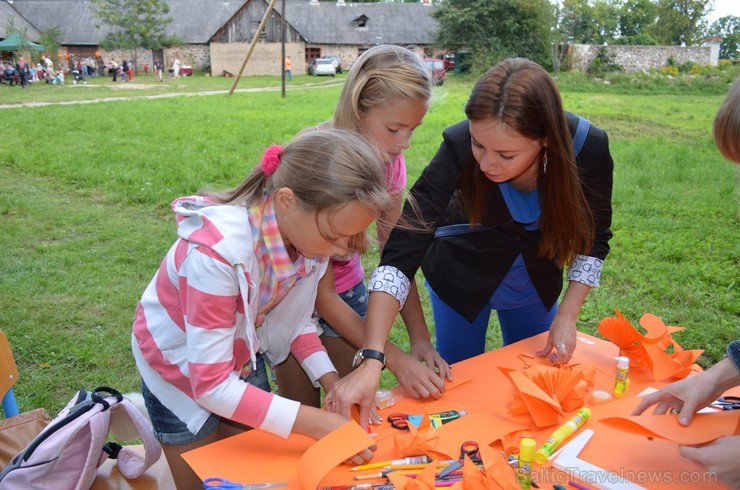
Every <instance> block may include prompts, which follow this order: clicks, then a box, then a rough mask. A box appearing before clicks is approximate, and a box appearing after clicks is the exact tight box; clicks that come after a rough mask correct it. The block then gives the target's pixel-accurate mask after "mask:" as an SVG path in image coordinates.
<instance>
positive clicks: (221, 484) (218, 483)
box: [203, 477, 288, 490]
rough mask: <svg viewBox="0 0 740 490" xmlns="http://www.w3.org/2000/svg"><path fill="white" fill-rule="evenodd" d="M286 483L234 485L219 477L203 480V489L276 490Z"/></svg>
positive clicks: (234, 483)
mask: <svg viewBox="0 0 740 490" xmlns="http://www.w3.org/2000/svg"><path fill="white" fill-rule="evenodd" d="M287 486H288V484H287V483H245V484H243V485H242V484H241V483H236V482H233V481H229V480H226V479H224V478H220V477H211V478H206V479H205V480H203V489H204V490H211V489H223V490H256V489H259V488H277V487H287Z"/></svg>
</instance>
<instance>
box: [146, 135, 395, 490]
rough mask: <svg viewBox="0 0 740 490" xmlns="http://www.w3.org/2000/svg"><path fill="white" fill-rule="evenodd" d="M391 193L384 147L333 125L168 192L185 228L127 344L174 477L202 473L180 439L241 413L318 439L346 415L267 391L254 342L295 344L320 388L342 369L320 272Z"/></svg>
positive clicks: (242, 419)
mask: <svg viewBox="0 0 740 490" xmlns="http://www.w3.org/2000/svg"><path fill="white" fill-rule="evenodd" d="M388 202H389V194H388V192H387V191H386V189H385V177H384V174H383V161H382V157H381V155H380V153H379V152H378V151H376V150H375V149H374V148H373V147H372V145H370V144H368V142H367V141H366V140H365V139H364V138H362V137H360V136H359V135H356V134H354V133H353V132H351V131H344V130H336V129H329V130H326V131H320V132H318V131H316V132H310V133H304V134H302V135H300V136H298V137H296V138H295V139H294V140H293V141H292V142H291V143H289V144H288V145H287V146H285V148H281V147H278V146H272V147H270V148H269V149H268V150H267V151H266V152H265V156H264V157H263V159H262V162H261V163H260V165H259V166H257V167H255V168H254V169H253V170H252V171H251V172H250V173H249V175H248V176H247V178H246V179H245V180H244V182H243V183H242V184H241V185H240V186H238V187H237V188H235V189H233V190H231V191H226V192H222V193H212V194H210V195H206V196H190V197H183V198H180V199H177V200H175V201H174V202H173V204H172V208H173V210H174V211H175V214H176V215H177V220H178V235H179V237H180V238H179V239H178V240H177V242H175V244H174V245H173V246H172V248H171V249H170V251H169V252H168V254H167V256H166V257H165V259H164V260H163V261H162V264H161V265H160V269H159V271H158V272H157V274H156V275H155V277H154V279H153V280H152V282H151V283H150V284H149V286H148V287H147V289H146V291H145V292H144V294H143V296H142V298H141V301H140V303H139V306H138V307H137V311H136V319H135V320H134V325H133V336H132V350H133V353H134V358H135V360H136V365H137V367H138V369H139V372H140V374H141V377H142V394H143V396H144V400H145V403H146V406H147V411H148V412H149V416H150V419H151V420H152V424H153V427H155V435H156V436H157V438H158V439H159V440H160V442H161V443H162V447H163V449H164V452H165V455H166V457H167V461H168V463H169V465H170V469H171V471H172V475H173V477H174V479H175V482H176V484H177V487H178V488H181V489H184V488H196V487H197V486H199V485H202V482H200V480H199V479H198V477H197V475H196V474H195V473H194V472H193V471H192V469H190V468H189V466H188V465H187V464H186V463H185V462H184V461H183V459H182V458H181V454H183V453H184V452H186V451H190V450H192V449H195V448H198V447H201V446H203V445H206V444H209V443H212V442H214V441H217V440H219V439H222V438H224V437H228V436H230V435H233V434H235V433H238V432H241V431H244V430H247V429H248V428H249V427H256V428H261V429H263V430H267V431H270V432H273V433H275V434H277V435H280V436H282V437H287V436H288V434H290V433H291V432H294V433H300V434H305V435H308V436H310V437H313V438H315V439H319V438H321V437H323V436H325V435H326V434H328V433H329V432H331V431H332V430H335V429H336V428H338V427H340V426H341V425H342V424H344V423H345V422H346V419H344V418H343V417H341V416H340V415H338V414H335V413H331V412H328V411H323V410H319V409H317V408H313V407H308V406H304V405H300V404H299V403H298V402H295V401H292V400H288V399H285V398H282V397H280V396H277V395H274V394H272V393H270V392H269V383H267V379H266V373H265V370H264V361H263V360H262V358H261V356H262V355H264V356H266V357H267V358H268V359H269V361H270V362H272V363H279V362H281V361H282V360H283V359H285V358H286V357H287V356H288V354H289V353H290V352H293V353H294V354H295V355H297V356H298V357H299V358H300V362H301V365H302V366H303V367H304V369H305V370H306V373H307V375H308V376H309V377H310V379H311V380H312V382H314V383H316V384H320V385H321V386H322V387H324V388H325V389H328V388H329V387H331V386H332V385H333V383H335V382H336V381H337V380H338V379H339V376H338V374H337V372H336V369H335V368H334V366H333V365H332V363H331V361H330V360H329V358H328V356H327V353H326V351H325V349H324V348H323V346H322V345H321V342H320V340H319V338H318V333H317V328H316V323H315V320H314V319H313V310H314V304H315V302H316V298H317V296H319V295H321V294H322V292H320V291H319V290H318V283H319V280H320V279H321V277H322V276H323V275H324V272H325V271H326V269H327V267H328V257H329V256H332V255H336V254H347V253H350V252H354V251H361V250H364V248H365V247H366V246H367V243H368V242H367V237H366V229H367V227H368V226H369V225H370V224H371V223H372V221H373V219H374V218H375V217H376V216H377V214H378V213H379V212H380V210H381V209H383V208H384V207H386V206H387V205H388ZM331 294H334V295H336V293H334V292H333V291H331ZM373 450H374V448H368V449H366V450H364V451H362V452H360V453H358V454H357V455H355V456H354V457H353V458H352V461H353V462H354V463H356V464H359V463H361V462H363V461H365V460H368V459H370V458H371V457H372V451H373Z"/></svg>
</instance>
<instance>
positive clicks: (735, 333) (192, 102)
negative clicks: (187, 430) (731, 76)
mask: <svg viewBox="0 0 740 490" xmlns="http://www.w3.org/2000/svg"><path fill="white" fill-rule="evenodd" d="M343 79H344V78H343V77H337V78H336V79H333V78H324V77H322V78H314V77H308V76H305V77H294V80H293V82H290V83H289V84H288V90H287V93H286V97H285V98H283V97H281V93H280V86H281V81H280V78H278V77H247V78H243V79H242V80H241V81H240V83H239V86H238V88H237V90H238V91H237V92H236V93H235V94H234V95H232V96H230V97H229V96H226V95H225V94H224V93H223V92H224V91H226V90H228V89H229V88H230V87H231V84H232V83H233V79H224V78H220V77H214V78H209V77H200V76H196V77H189V78H185V79H180V80H167V81H165V82H163V83H161V84H159V82H157V81H155V80H154V78H153V77H152V76H148V77H147V76H144V77H137V78H136V79H135V80H134V82H133V83H131V84H128V86H127V87H125V88H120V82H117V83H118V84H119V86H117V88H112V85H113V84H112V83H111V82H110V79H109V78H106V79H97V80H94V81H91V82H90V83H89V84H88V85H85V86H80V85H71V84H67V85H65V86H63V87H59V86H48V85H36V86H32V87H30V88H29V89H27V90H23V91H22V90H21V89H16V88H8V87H0V106H4V105H12V106H15V108H10V109H2V110H0V135H2V136H0V155H2V156H1V157H0V223H1V225H0V227H1V230H2V233H0V247H1V248H2V250H3V258H2V259H1V260H0V330H3V331H5V332H6V333H7V334H8V336H9V338H10V341H11V345H12V346H13V349H14V351H15V356H16V359H17V361H18V364H19V368H20V371H21V379H20V381H19V383H18V385H17V388H16V395H17V398H18V401H19V404H20V406H21V409H22V410H28V409H31V408H34V407H44V408H46V409H47V410H48V411H49V412H50V413H56V412H57V411H58V410H59V409H61V408H62V406H63V405H64V404H65V403H66V402H67V401H68V399H69V397H70V396H71V394H72V393H73V392H74V391H75V390H76V389H78V388H80V387H85V388H88V389H91V388H93V387H95V386H97V385H109V386H113V387H115V388H117V389H120V390H122V391H130V390H136V389H137V388H138V383H139V381H138V376H137V373H136V369H135V366H134V363H133V359H132V357H131V353H130V329H131V323H132V320H133V315H134V309H135V307H136V303H137V301H138V299H139V297H140V295H141V293H142V292H143V290H144V288H145V287H146V285H147V284H148V282H149V281H150V279H151V277H152V276H153V274H154V272H155V270H156V269H157V267H158V265H159V262H160V261H161V259H162V257H163V255H164V254H165V253H166V251H167V249H168V248H169V247H170V245H171V244H172V242H173V241H174V239H175V221H174V219H173V217H172V215H171V213H170V211H169V203H170V202H171V201H172V200H173V199H174V198H176V197H178V196H181V195H186V194H190V193H195V192H197V191H198V190H199V189H203V188H223V187H227V186H233V185H235V184H237V183H239V182H240V181H241V180H242V178H243V177H244V175H245V174H246V173H247V172H248V171H249V169H250V168H252V167H253V166H254V165H255V164H256V163H257V162H258V160H259V157H260V155H261V152H262V150H263V149H264V148H265V147H266V146H268V145H269V144H271V143H279V142H285V141H287V140H288V139H290V138H291V137H292V136H293V135H294V134H296V133H297V132H298V131H300V130H301V129H302V128H304V127H307V126H312V125H315V124H317V123H319V122H322V121H324V120H326V119H328V118H330V117H331V114H332V112H333V108H334V104H335V103H336V100H337V97H338V95H339V91H340V88H341V85H340V84H341V82H342V81H343ZM558 80H559V83H560V84H562V86H563V99H564V101H565V105H566V108H568V109H569V110H572V111H574V112H577V113H579V114H581V115H582V116H584V117H586V118H588V119H590V120H591V121H592V123H594V124H597V125H599V126H601V127H603V128H605V129H606V130H607V132H608V133H609V135H610V141H611V149H612V154H613V156H614V161H615V188H614V226H613V230H614V234H615V237H614V239H613V240H612V242H611V245H612V253H611V254H610V256H609V257H608V259H607V261H606V263H605V270H604V275H603V277H602V287H601V288H600V289H599V290H595V291H593V292H592V293H591V295H590V296H589V299H588V301H587V303H586V305H585V307H584V309H583V311H582V314H581V317H580V322H579V329H581V330H583V331H585V332H588V333H592V334H593V333H595V331H596V326H597V325H598V322H599V321H600V320H601V319H602V318H604V317H606V316H610V315H613V314H614V310H615V309H619V310H620V311H622V312H623V313H624V314H625V315H626V316H627V317H628V318H629V319H630V320H631V321H632V322H633V324H635V325H636V324H637V323H638V320H639V317H640V316H641V315H642V314H643V313H646V312H650V313H654V314H656V315H658V316H660V317H661V318H662V319H663V320H664V321H665V322H666V323H667V324H670V325H681V326H684V327H686V330H685V331H683V332H679V333H677V334H675V335H674V338H676V339H677V340H678V342H679V343H680V344H681V345H683V346H684V347H685V348H692V349H693V348H699V349H705V353H704V355H703V356H702V358H701V359H700V362H701V363H702V364H703V365H704V366H705V367H706V366H708V365H711V364H712V363H714V362H716V361H717V360H719V359H721V357H722V355H723V349H724V346H725V345H726V344H727V342H728V341H730V340H731V339H735V338H738V337H740V328H739V326H738V314H739V313H740V298H738V287H737V283H738V270H739V269H738V258H739V257H740V240H739V238H740V237H739V234H738V188H739V186H738V185H737V179H738V174H739V173H740V170H739V169H738V168H737V167H736V166H734V165H732V164H730V163H728V162H726V161H725V160H723V158H722V157H721V156H720V154H719V152H718V151H717V150H716V148H715V147H714V144H713V142H712V138H711V123H712V119H713V117H714V114H715V113H716V111H717V109H718V107H719V105H720V103H721V102H722V100H723V97H724V95H725V93H726V92H727V89H728V85H727V80H709V81H706V83H705V84H703V85H702V84H700V83H693V84H684V85H682V86H680V87H679V88H678V89H677V88H676V87H675V86H670V85H663V84H661V83H657V82H656V83H651V84H648V85H647V86H646V87H644V88H641V89H640V90H635V84H634V83H633V82H632V81H630V80H629V79H626V80H625V81H623V82H620V83H617V81H615V83H614V84H613V85H612V86H610V87H605V86H604V85H603V84H596V83H592V82H591V81H590V80H587V79H584V80H578V79H576V77H568V76H563V77H559V79H558ZM335 82H336V83H335ZM472 83H473V79H472V78H461V77H448V80H447V82H446V83H445V85H444V86H443V87H439V88H438V89H436V94H435V101H434V104H433V106H432V108H431V110H430V111H429V114H428V115H427V117H426V119H425V122H424V125H423V126H422V127H420V128H419V129H418V130H417V131H416V134H415V136H414V139H413V141H412V147H411V148H410V149H409V150H408V152H407V156H406V157H407V165H408V172H409V178H408V180H409V183H410V184H411V183H413V182H414V181H415V179H416V177H417V176H418V175H419V174H420V172H421V170H422V169H423V167H424V166H425V165H426V164H427V163H428V161H429V160H430V158H431V157H432V156H433V154H434V152H435V151H436V149H437V147H438V145H439V141H440V135H441V131H442V129H443V128H444V127H446V126H448V125H450V124H452V123H454V122H457V121H459V120H461V119H463V118H464V114H463V105H464V103H465V100H466V98H467V95H468V94H469V92H470V89H471V87H472ZM666 83H668V82H666ZM137 85H140V86H138V87H137ZM134 87H135V88H134ZM256 87H266V88H268V89H269V90H268V91H246V90H244V91H242V89H254V88H256ZM205 92H214V94H212V95H207V96H201V97H189V96H186V95H193V94H203V93H205ZM171 93H177V94H181V95H182V96H177V97H167V98H143V96H156V95H165V94H171ZM100 98H105V99H108V98H121V100H116V101H108V102H100V103H84V104H65V105H45V106H39V107H33V106H29V105H23V106H22V104H29V103H32V102H70V101H76V100H82V101H86V102H91V101H94V100H95V99H100ZM377 261H378V255H377V253H369V254H368V255H367V256H366V257H365V258H364V263H365V265H366V269H368V270H370V269H372V267H373V266H374V265H375V264H376V263H377ZM422 293H423V296H425V292H424V291H422ZM424 301H425V304H428V303H427V301H426V297H424ZM427 317H428V319H430V320H431V314H430V313H429V311H428V309H427ZM492 324H493V328H492V329H491V334H490V335H489V343H490V347H491V348H493V347H495V346H497V345H499V344H500V338H499V335H498V331H497V327H496V322H495V320H493V321H492ZM392 336H393V339H394V340H395V341H396V342H398V343H400V344H404V345H405V342H406V338H405V335H404V331H403V327H402V326H401V325H400V324H397V325H396V327H395V328H394V331H393V332H392ZM386 376H387V375H386ZM383 384H384V385H386V386H388V385H391V384H393V379H392V378H390V377H386V378H384V380H383Z"/></svg>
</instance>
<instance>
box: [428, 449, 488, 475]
mask: <svg viewBox="0 0 740 490" xmlns="http://www.w3.org/2000/svg"><path fill="white" fill-rule="evenodd" d="M465 456H467V457H469V458H470V460H471V461H472V462H473V463H482V462H483V460H482V459H481V457H480V447H479V446H478V443H477V442H475V441H465V442H463V443H462V444H460V459H458V460H457V461H455V462H454V463H451V464H450V465H449V466H447V468H445V469H443V470H442V471H440V472H439V473H437V478H444V477H445V476H447V475H449V474H450V473H452V472H453V471H455V470H459V469H460V468H462V467H463V464H464V463H465Z"/></svg>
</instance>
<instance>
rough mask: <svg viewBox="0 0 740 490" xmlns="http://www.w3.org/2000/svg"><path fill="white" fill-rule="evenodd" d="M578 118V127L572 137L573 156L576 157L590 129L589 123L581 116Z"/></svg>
mask: <svg viewBox="0 0 740 490" xmlns="http://www.w3.org/2000/svg"><path fill="white" fill-rule="evenodd" d="M577 117H578V126H577V127H576V134H574V135H573V154H574V156H578V154H579V153H580V152H581V148H583V144H584V143H585V142H586V138H587V137H588V129H589V128H590V127H591V122H590V121H589V120H588V119H585V118H583V117H581V116H577Z"/></svg>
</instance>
